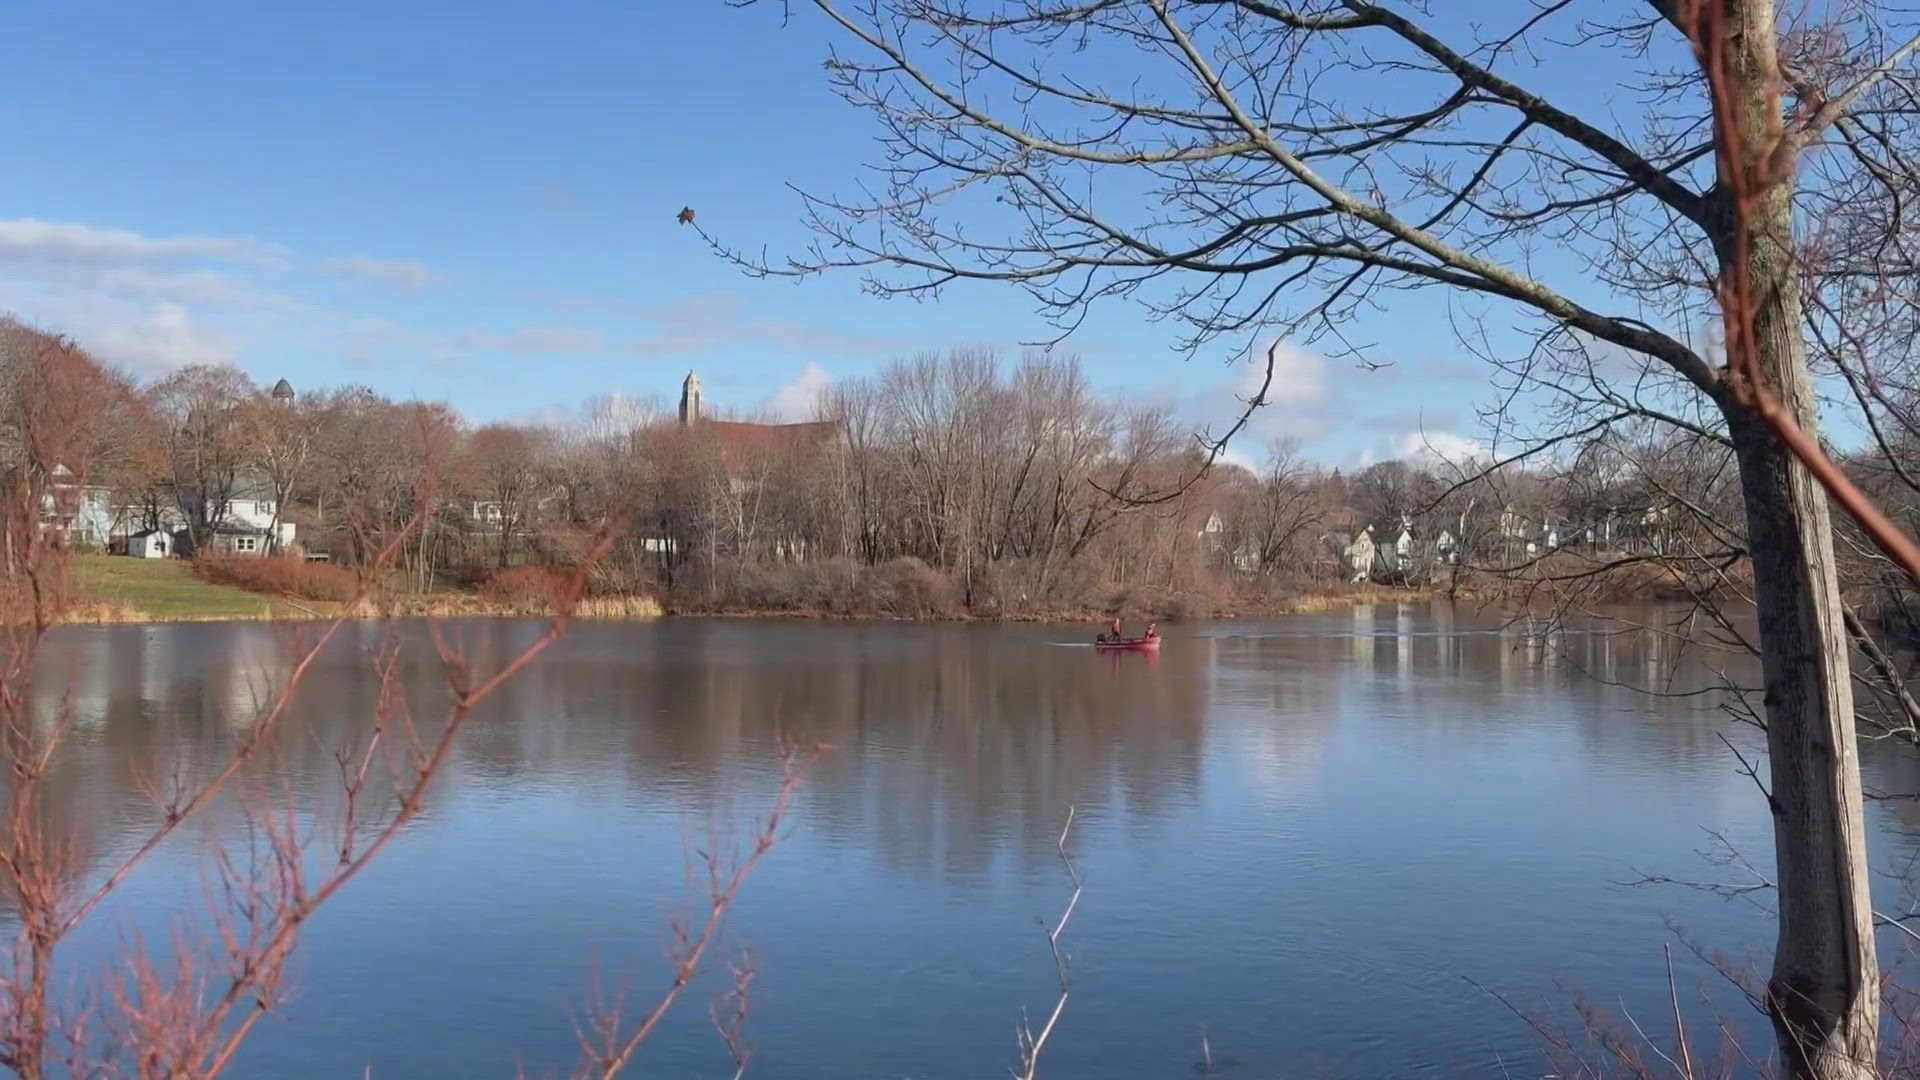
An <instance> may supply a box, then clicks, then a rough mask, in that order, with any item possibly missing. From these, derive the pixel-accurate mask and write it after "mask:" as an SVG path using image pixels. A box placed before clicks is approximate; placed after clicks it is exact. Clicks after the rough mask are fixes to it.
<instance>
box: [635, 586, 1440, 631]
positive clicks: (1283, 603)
mask: <svg viewBox="0 0 1920 1080" xmlns="http://www.w3.org/2000/svg"><path fill="white" fill-rule="evenodd" d="M1446 595H1447V594H1446V590H1444V589H1413V588H1397V587H1393V586H1387V585H1352V586H1339V587H1336V588H1331V589H1319V590H1308V591H1300V592H1290V593H1285V594H1275V595H1269V596H1265V597H1261V598H1258V599H1251V600H1243V601H1237V602H1231V603H1220V604H1214V605H1206V606H1202V605H1197V604H1194V603H1192V602H1191V601H1181V602H1179V603H1177V604H1142V603H1137V602H1129V601H1125V600H1123V601H1121V602H1119V603H1117V604H1115V605H1114V606H1112V607H1103V608H1093V607H1085V606H1081V607H1072V608H1063V607H1049V608H1036V609H1021V608H1011V609H1010V608H1007V607H1004V606H1001V607H995V608H991V609H984V610H979V609H967V608H963V607H956V608H947V609H937V610H919V611H915V612H913V613H910V614H903V613H901V612H899V611H890V610H886V609H884V608H881V609H866V608H860V607H849V606H846V605H841V606H836V607H824V606H820V605H813V604H802V605H787V606H764V607H753V606H745V605H711V606H709V605H701V604H687V603H680V604H675V603H671V602H670V603H669V604H668V606H667V614H669V615H694V616H703V617H707V618H727V619H818V620H832V619H859V620H881V621H885V620H893V621H899V622H1004V623H1075V622H1099V623H1104V622H1106V621H1107V620H1108V619H1112V618H1114V617H1116V616H1118V617H1120V618H1123V619H1126V620H1128V621H1132V622H1139V621H1147V620H1160V621H1165V622H1178V621H1180V620H1182V619H1247V618H1254V619H1257V618H1262V617H1268V616H1278V615H1312V614H1317V613H1319V612H1323V611H1342V610H1345V609H1348V608H1354V607H1360V606H1363V605H1366V604H1405V603H1422V602H1425V601H1430V600H1439V599H1443V598H1444V597H1445V596H1446Z"/></svg>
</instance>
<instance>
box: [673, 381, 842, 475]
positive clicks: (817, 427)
mask: <svg viewBox="0 0 1920 1080" xmlns="http://www.w3.org/2000/svg"><path fill="white" fill-rule="evenodd" d="M680 426H681V427H682V428H685V429H687V430H688V431H690V432H695V433H697V434H698V435H700V436H701V437H703V438H709V439H712V440H713V441H714V443H715V444H716V445H717V448H718V450H719V453H720V463H721V466H722V467H723V468H725V469H726V473H727V479H728V480H729V481H731V483H732V487H733V491H734V494H736V495H739V494H744V493H745V492H747V491H749V490H751V489H752V488H754V487H756V486H758V485H759V483H760V482H761V481H762V479H763V478H764V477H765V476H766V475H767V474H768V473H769V472H771V471H772V470H773V469H774V468H775V467H777V466H779V465H781V464H784V463H790V462H794V461H796V460H802V459H804V458H805V456H807V455H810V454H817V453H819V452H821V451H823V450H826V449H830V448H831V447H832V446H833V445H834V443H835V441H836V440H837V439H838V438H839V435H840V425H839V424H838V423H836V422H834V421H832V420H819V421H813V422H810V423H799V424H752V423H746V422H743V421H739V420H709V419H707V416H706V410H705V403H704V401H703V400H702V398H701V393H700V376H698V375H696V374H694V373H693V372H691V371H689V372H687V377H686V379H685V380H684V381H683V382H682V383H681V384H680Z"/></svg>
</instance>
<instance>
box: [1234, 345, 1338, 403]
mask: <svg viewBox="0 0 1920 1080" xmlns="http://www.w3.org/2000/svg"><path fill="white" fill-rule="evenodd" d="M1269 355H1271V356H1272V359H1273V380H1272V382H1271V383H1270V384H1268V386H1267V396H1266V400H1267V402H1268V403H1269V404H1272V405H1318V404H1321V403H1322V402H1324V401H1326V400H1327V358H1326V357H1324V356H1321V355H1320V354H1319V353H1312V352H1308V351H1307V350H1305V349H1302V348H1300V347H1299V346H1297V345H1294V344H1293V343H1291V342H1287V341H1277V342H1274V343H1273V344H1272V345H1271V346H1270V348H1269V349H1268V350H1262V351H1259V352H1254V353H1251V354H1250V355H1248V356H1247V357H1245V358H1244V359H1242V360H1240V361H1239V362H1238V363H1237V364H1235V365H1234V368H1235V370H1236V371H1237V372H1238V373H1239V375H1238V381H1237V382H1236V383H1235V385H1234V392H1235V393H1236V394H1238V395H1239V396H1240V397H1241V398H1243V399H1245V398H1252V397H1253V395H1255V394H1257V393H1259V391H1260V386H1261V384H1262V383H1263V382H1266V381H1267V359H1268V356H1269Z"/></svg>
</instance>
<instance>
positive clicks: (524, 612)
mask: <svg viewBox="0 0 1920 1080" xmlns="http://www.w3.org/2000/svg"><path fill="white" fill-rule="evenodd" d="M254 595H256V596H257V599H258V603H259V610H258V611H255V612H245V611H237V610H232V609H227V610H218V611H205V612H169V613H155V612H148V611H143V610H141V609H140V608H139V607H137V606H135V605H133V604H130V603H126V602H123V601H114V600H104V601H82V602H81V603H80V604H79V605H77V606H76V608H75V609H74V610H73V611H70V612H68V613H66V614H63V615H62V616H61V617H60V619H59V620H57V621H58V624H59V625H62V626H138V625H153V626H159V625H167V624H174V623H180V624H185V623H310V622H326V621H330V620H333V619H337V618H343V617H344V618H346V619H349V620H354V621H359V620H373V619H383V618H396V619H425V618H443V619H456V618H488V619H544V618H549V617H551V615H552V612H551V611H550V610H541V609H539V608H537V607H533V606H528V605H522V604H508V603H501V602H497V601H489V600H485V599H482V598H480V597H468V596H458V597H436V598H433V599H430V600H420V601H413V602H409V601H401V602H398V603H392V604H387V605H369V606H366V607H365V608H364V609H363V610H361V611H359V612H346V611H342V610H341V609H340V605H338V604H331V605H329V604H327V603H318V602H314V601H300V600H289V599H285V598H281V597H269V596H264V595H258V594H254ZM1444 599H1446V593H1445V590H1430V589H1394V588H1386V587H1370V588H1365V589H1355V590H1353V591H1351V592H1339V593H1303V594H1300V595H1297V596H1293V597H1288V598H1285V599H1280V600H1276V601H1273V602H1270V603H1262V604H1249V605H1246V606H1243V607H1237V608H1233V609H1222V610H1215V611H1208V612H1204V613H1198V614H1186V615H1153V614H1147V613H1135V612H1128V613H1123V614H1122V616H1121V617H1122V618H1125V619H1130V620H1132V621H1136V622H1137V621H1143V620H1157V621H1160V622H1165V623H1173V624H1178V623H1182V622H1195V621H1203V620H1231V619H1261V618H1277V617H1282V616H1288V615H1312V614H1319V613H1323V612H1328V611H1340V610H1347V609H1351V608H1355V607H1361V606H1365V605H1368V604H1383V603H1396V604H1407V603H1430V602H1433V601H1436V600H1444ZM1461 599H1470V598H1467V597H1462V598H1461ZM1113 617H1114V612H1112V611H1094V610H1080V611H1016V612H1011V613H1004V612H993V613H984V612H973V611H960V612H955V613H953V614H948V615H896V614H889V613H886V612H854V611H831V610H827V609H824V608H762V609H745V608H728V609H718V610H702V609H699V608H674V607H669V606H666V605H663V604H662V603H661V602H660V601H658V600H656V599H654V598H652V597H645V596H641V597H591V598H588V599H587V600H585V601H582V603H581V605H580V607H579V608H578V609H577V610H575V612H574V613H573V616H572V618H573V619H576V620H581V621H587V622H646V621H651V620H654V619H673V618H711V619H788V620H793V621H797V622H905V623H1005V624H1009V625H1015V624H1030V625H1031V624H1043V623H1080V622H1086V623H1105V622H1106V621H1107V620H1109V619H1111V618H1113Z"/></svg>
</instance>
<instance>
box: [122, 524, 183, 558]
mask: <svg viewBox="0 0 1920 1080" xmlns="http://www.w3.org/2000/svg"><path fill="white" fill-rule="evenodd" d="M124 543H125V545H126V547H125V551H126V554H128V555H131V556H133V557H134V558H136V559H164V558H166V557H167V556H169V555H171V554H173V535H172V534H171V533H169V532H167V531H166V530H165V529H141V530H140V531H139V532H137V533H134V534H133V535H131V536H129V537H127V538H126V540H125V541H124Z"/></svg>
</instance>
